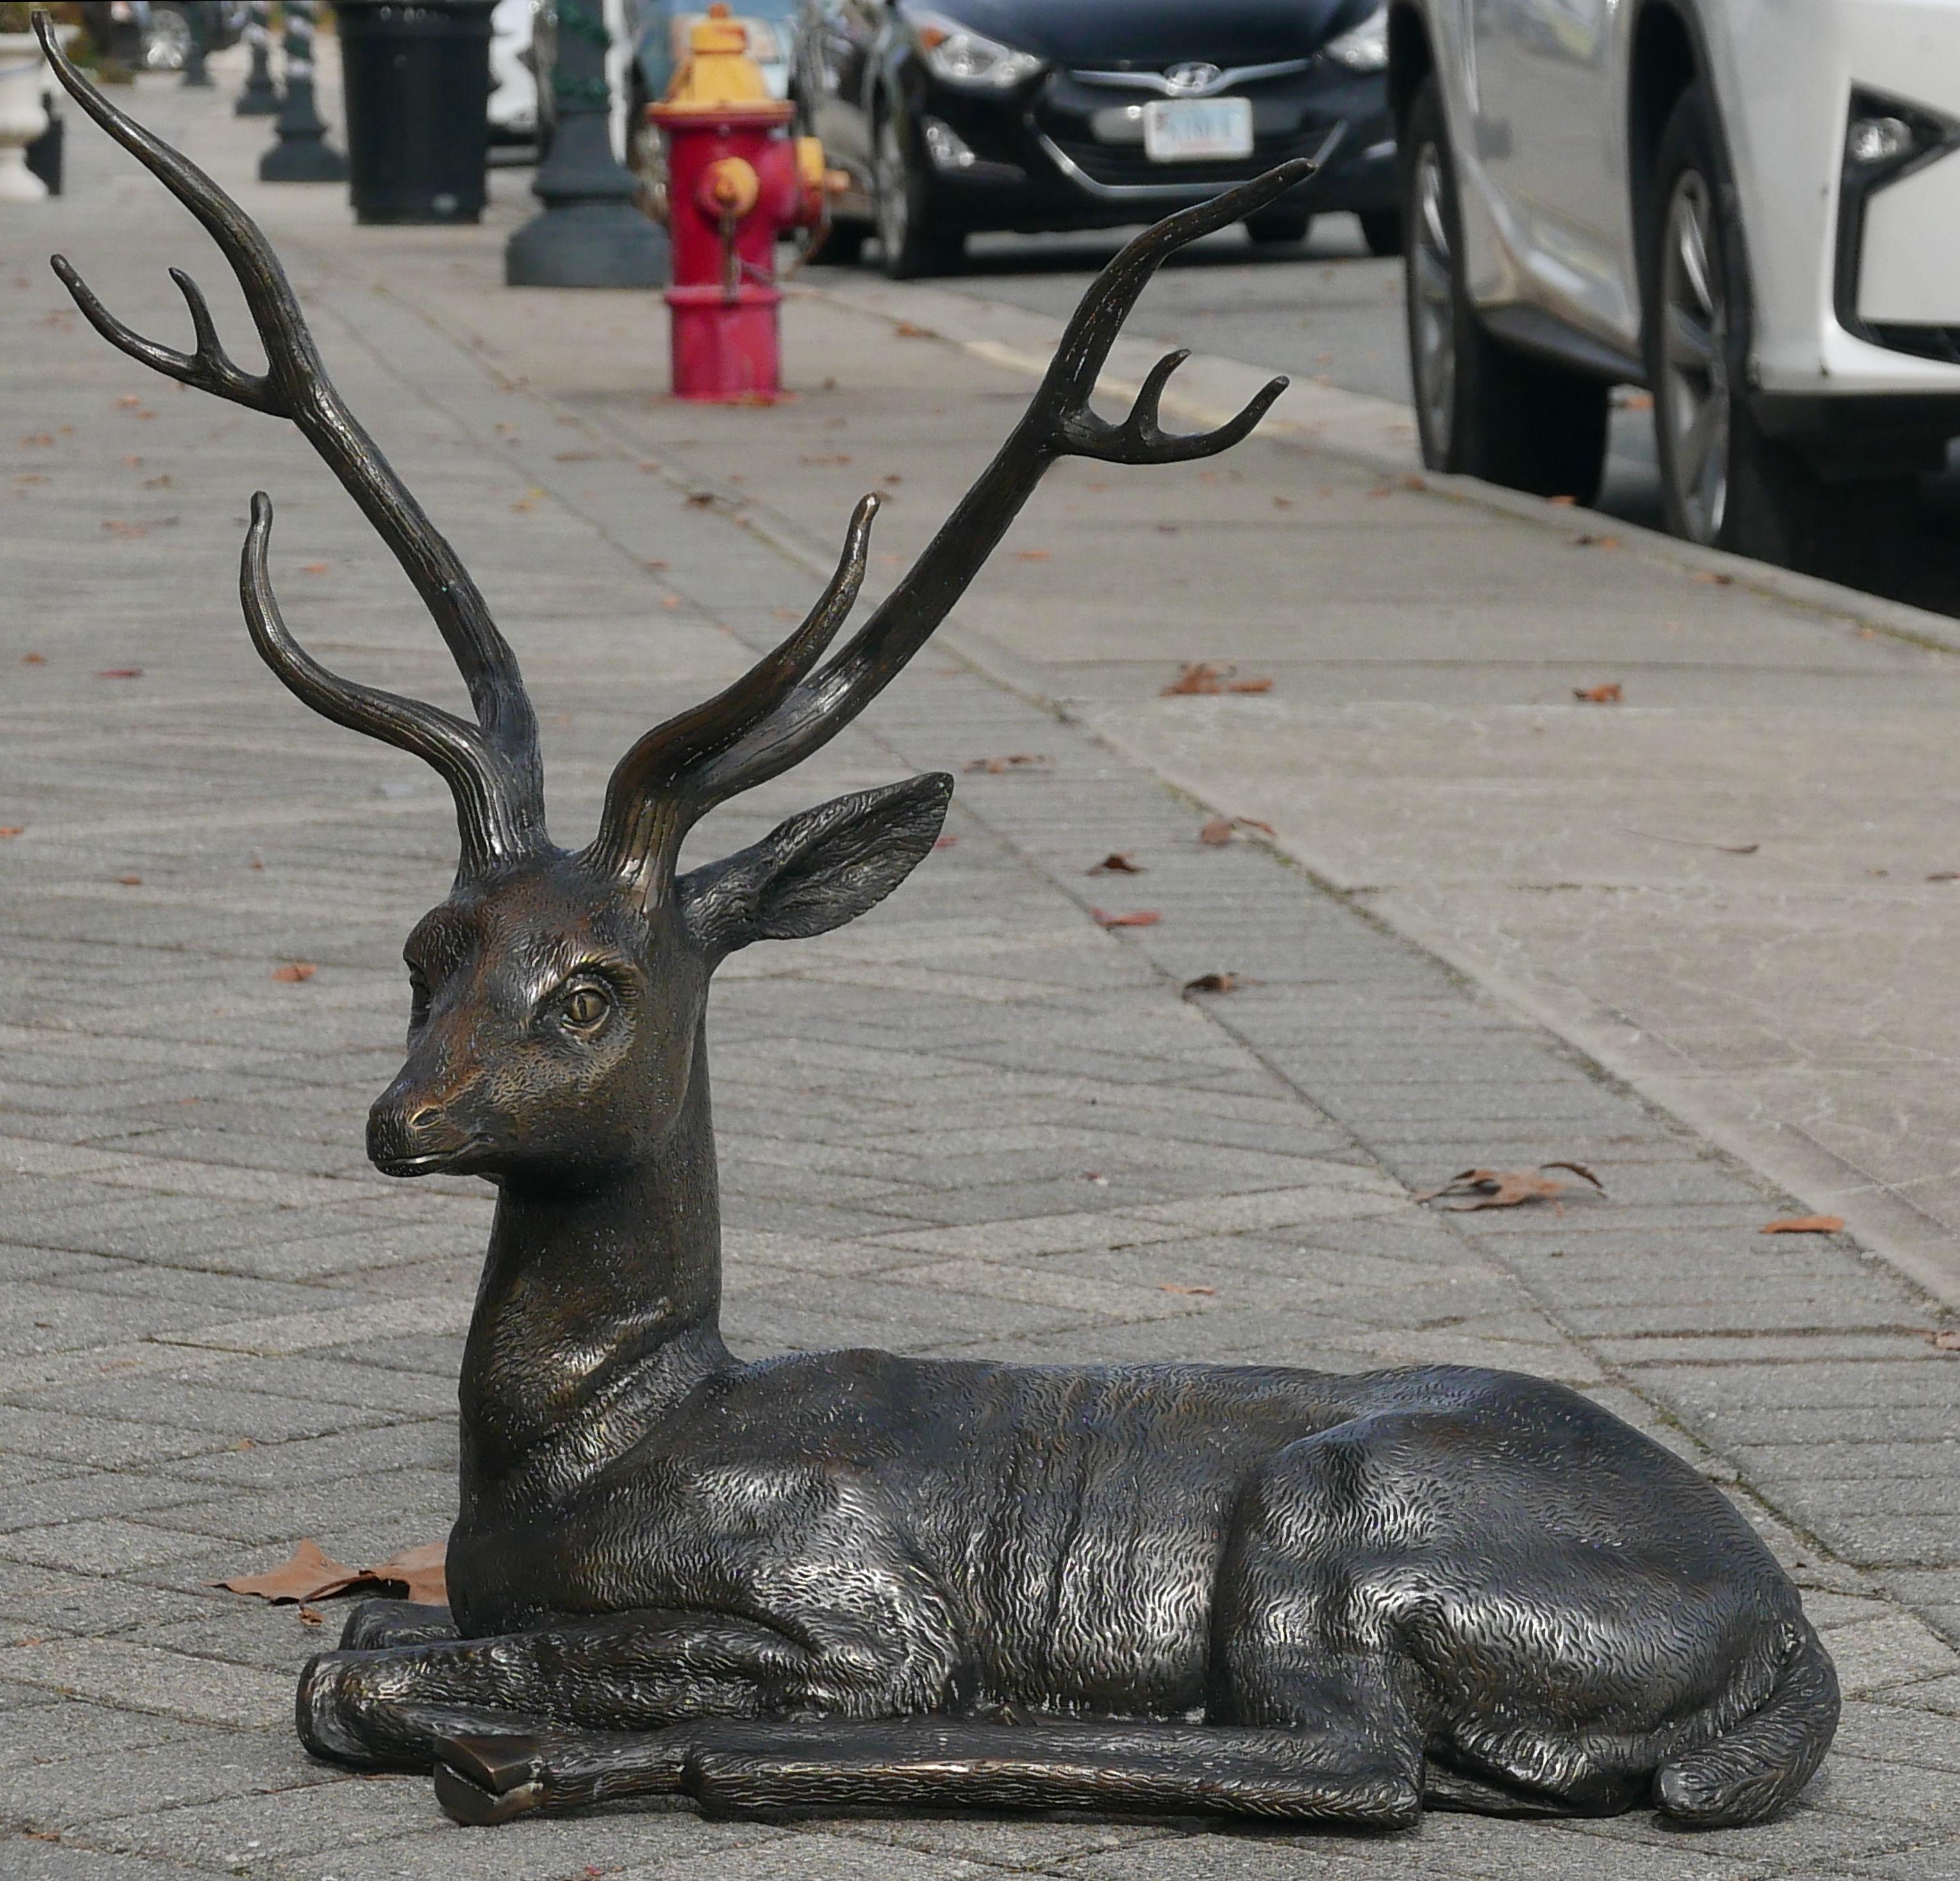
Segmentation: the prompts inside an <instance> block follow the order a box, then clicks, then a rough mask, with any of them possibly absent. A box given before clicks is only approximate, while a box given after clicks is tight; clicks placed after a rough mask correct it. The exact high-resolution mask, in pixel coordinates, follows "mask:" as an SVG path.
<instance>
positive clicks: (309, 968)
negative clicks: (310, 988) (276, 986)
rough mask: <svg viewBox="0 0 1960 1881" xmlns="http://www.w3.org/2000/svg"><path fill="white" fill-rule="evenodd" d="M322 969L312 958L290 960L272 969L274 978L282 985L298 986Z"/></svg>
mask: <svg viewBox="0 0 1960 1881" xmlns="http://www.w3.org/2000/svg"><path fill="white" fill-rule="evenodd" d="M319 971H320V969H319V968H318V967H317V966H314V965H313V963H312V961H310V960H288V962H287V963H285V966H275V967H274V968H273V969H272V978H273V979H275V980H277V981H278V982H279V983H280V985H282V986H298V985H302V984H303V983H304V982H306V981H307V980H310V979H312V978H313V976H314V975H315V974H316V973H317V972H319Z"/></svg>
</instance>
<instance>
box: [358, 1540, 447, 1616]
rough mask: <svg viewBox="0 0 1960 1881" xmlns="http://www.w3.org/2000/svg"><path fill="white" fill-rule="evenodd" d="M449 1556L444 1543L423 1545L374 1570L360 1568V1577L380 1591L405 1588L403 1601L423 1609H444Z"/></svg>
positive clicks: (387, 1561) (380, 1564)
mask: <svg viewBox="0 0 1960 1881" xmlns="http://www.w3.org/2000/svg"><path fill="white" fill-rule="evenodd" d="M448 1553H449V1544H448V1543H447V1542H423V1543H422V1545H421V1546H420V1547H419V1548H403V1550H402V1552H400V1553H399V1554H398V1555H390V1556H389V1557H388V1558H387V1560H386V1561H382V1562H380V1563H379V1564H377V1565H376V1566H374V1567H364V1568H362V1569H361V1578H362V1579H363V1580H372V1581H375V1582H377V1583H379V1584H380V1585H381V1586H383V1587H391V1586H399V1587H406V1589H407V1590H408V1593H407V1595H406V1598H408V1599H411V1600H415V1601H418V1602H420V1603H422V1604H423V1605H424V1606H447V1605H448V1604H449V1583H448V1580H447V1577H446V1571H445V1569H444V1560H445V1558H447V1555H448Z"/></svg>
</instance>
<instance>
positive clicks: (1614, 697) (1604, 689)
mask: <svg viewBox="0 0 1960 1881" xmlns="http://www.w3.org/2000/svg"><path fill="white" fill-rule="evenodd" d="M1572 696H1573V698H1574V699H1577V700H1578V702H1580V705H1618V704H1619V702H1620V682H1619V681H1618V680H1608V682H1607V683H1606V684H1605V685H1604V686H1586V687H1584V688H1583V689H1581V688H1580V687H1579V686H1574V687H1573V689H1572Z"/></svg>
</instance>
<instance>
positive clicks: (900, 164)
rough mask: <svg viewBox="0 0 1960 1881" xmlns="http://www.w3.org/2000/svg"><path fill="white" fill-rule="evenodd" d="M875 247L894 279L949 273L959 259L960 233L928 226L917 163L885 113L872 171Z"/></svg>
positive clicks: (928, 206) (963, 239) (928, 203)
mask: <svg viewBox="0 0 1960 1881" xmlns="http://www.w3.org/2000/svg"><path fill="white" fill-rule="evenodd" d="M874 180H875V183H876V186H877V212H878V224H877V226H878V247H879V250H880V260H881V262H882V263H883V267H884V270H885V272H886V274H887V275H889V276H890V277H891V278H892V279H893V280H894V281H909V280H912V279H913V278H915V277H916V276H918V275H929V274H942V273H947V272H951V271H952V270H953V269H955V268H956V267H957V266H959V257H960V255H961V253H963V250H964V249H965V247H966V237H965V236H964V235H963V234H961V233H960V232H959V231H956V230H947V229H943V228H934V227H933V226H932V199H931V196H930V195H929V194H928V191H927V188H926V181H925V178H924V176H922V175H921V173H920V171H919V168H918V165H917V164H915V163H914V162H913V161H912V158H911V157H910V156H909V155H908V153H907V151H906V148H905V133H904V132H903V130H902V128H901V127H900V126H899V120H898V119H897V118H896V116H894V115H893V114H891V113H886V116H885V117H884V118H883V120H882V121H881V122H880V124H879V126H878V155H877V170H876V174H875V179H874Z"/></svg>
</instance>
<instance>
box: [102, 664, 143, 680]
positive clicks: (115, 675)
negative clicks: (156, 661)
mask: <svg viewBox="0 0 1960 1881" xmlns="http://www.w3.org/2000/svg"><path fill="white" fill-rule="evenodd" d="M142 676H143V669H142V667H103V669H102V670H101V671H100V673H97V674H96V677H97V679H98V680H140V679H141V678H142Z"/></svg>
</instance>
